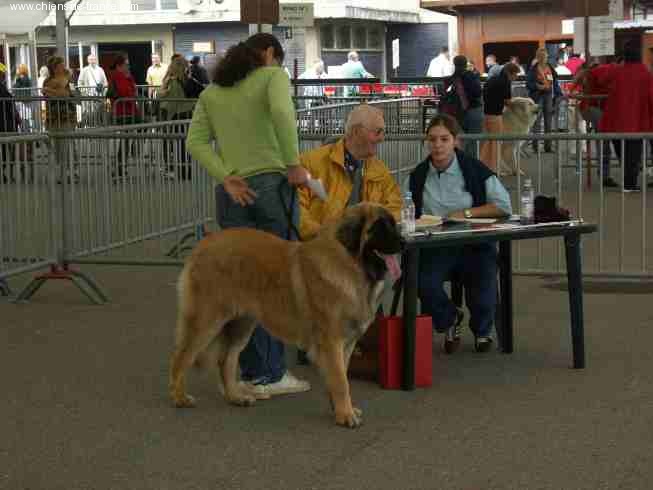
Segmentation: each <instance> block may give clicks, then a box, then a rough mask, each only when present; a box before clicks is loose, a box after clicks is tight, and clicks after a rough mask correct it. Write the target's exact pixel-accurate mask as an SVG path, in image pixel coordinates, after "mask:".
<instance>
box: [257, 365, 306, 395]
mask: <svg viewBox="0 0 653 490" xmlns="http://www.w3.org/2000/svg"><path fill="white" fill-rule="evenodd" d="M253 387H254V390H255V391H256V392H257V393H259V394H262V395H268V396H277V395H290V394H292V393H303V392H304V391H308V390H310V389H311V384H310V383H309V382H308V381H304V380H302V379H299V378H296V377H295V376H294V375H293V374H292V373H291V372H290V371H286V374H284V375H283V378H281V379H280V380H279V381H277V382H276V383H269V384H266V385H253Z"/></svg>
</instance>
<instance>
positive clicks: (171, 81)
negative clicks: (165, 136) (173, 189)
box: [159, 57, 199, 180]
mask: <svg viewBox="0 0 653 490" xmlns="http://www.w3.org/2000/svg"><path fill="white" fill-rule="evenodd" d="M188 86H189V76H188V62H187V61H186V59H185V58H183V57H177V58H174V59H173V60H172V61H171V62H170V66H169V67H168V72H167V73H166V75H165V77H163V81H162V82H161V88H160V89H159V100H160V112H161V116H162V119H163V120H167V121H177V120H184V119H190V118H191V117H193V108H194V107H195V102H196V101H197V99H196V97H197V95H199V94H196V95H195V96H194V97H193V98H190V95H189V94H188V93H187V87H188ZM169 130H171V131H172V132H173V133H176V134H179V133H182V132H183V127H181V126H177V125H175V126H173V127H170V128H169ZM178 143H180V144H178ZM164 148H165V153H164V155H165V156H164V158H165V159H166V160H167V163H168V171H169V172H173V171H174V167H176V168H177V176H178V177H179V178H180V179H182V180H185V179H189V180H190V178H191V167H190V160H189V159H188V158H187V156H186V141H185V140H184V139H183V138H182V139H181V141H180V142H177V141H166V142H164ZM166 176H167V177H173V176H174V173H173V174H172V175H171V174H170V173H168V174H166Z"/></svg>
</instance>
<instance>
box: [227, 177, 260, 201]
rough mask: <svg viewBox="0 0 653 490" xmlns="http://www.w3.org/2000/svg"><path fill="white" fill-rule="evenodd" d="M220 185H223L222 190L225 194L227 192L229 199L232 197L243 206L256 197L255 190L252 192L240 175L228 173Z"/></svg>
mask: <svg viewBox="0 0 653 490" xmlns="http://www.w3.org/2000/svg"><path fill="white" fill-rule="evenodd" d="M222 186H223V187H224V190H225V191H227V194H229V196H230V197H231V199H233V200H234V201H235V202H237V203H238V204H240V205H241V206H243V207H244V206H247V205H250V204H254V199H256V192H254V191H253V190H252V189H251V188H250V187H249V185H248V184H247V181H246V180H245V179H243V178H242V177H238V176H237V175H229V176H228V177H225V178H224V181H223V182H222Z"/></svg>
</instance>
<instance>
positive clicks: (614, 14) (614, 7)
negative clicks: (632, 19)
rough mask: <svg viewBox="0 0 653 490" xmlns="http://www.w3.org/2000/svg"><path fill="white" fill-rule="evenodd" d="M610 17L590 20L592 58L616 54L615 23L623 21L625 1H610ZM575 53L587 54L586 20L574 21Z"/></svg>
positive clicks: (582, 18) (578, 19)
mask: <svg viewBox="0 0 653 490" xmlns="http://www.w3.org/2000/svg"><path fill="white" fill-rule="evenodd" d="M608 7H609V13H610V15H602V16H597V17H590V18H589V21H590V23H589V37H590V46H589V52H590V55H591V56H612V55H614V54H615V42H614V39H615V37H614V36H615V33H614V23H615V22H617V21H620V20H622V19H623V16H624V2H623V0H608ZM574 51H576V52H577V53H581V52H585V18H584V17H577V18H575V19H574Z"/></svg>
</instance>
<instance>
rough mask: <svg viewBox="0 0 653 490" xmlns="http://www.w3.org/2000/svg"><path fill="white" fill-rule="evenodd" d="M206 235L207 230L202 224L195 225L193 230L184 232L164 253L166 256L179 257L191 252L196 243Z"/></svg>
mask: <svg viewBox="0 0 653 490" xmlns="http://www.w3.org/2000/svg"><path fill="white" fill-rule="evenodd" d="M206 235H208V230H207V229H206V226H204V225H197V227H196V229H195V231H193V232H190V233H186V234H185V235H184V236H182V237H181V238H180V239H179V241H178V242H177V243H176V244H175V245H173V247H172V248H171V249H170V250H169V251H168V253H166V256H167V257H171V258H173V259H180V258H182V257H183V256H184V255H185V254H187V253H189V252H191V251H192V250H193V249H194V248H195V245H197V243H198V242H199V241H200V240H201V239H202V238H204V237H205V236H206Z"/></svg>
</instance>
